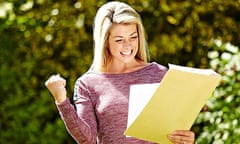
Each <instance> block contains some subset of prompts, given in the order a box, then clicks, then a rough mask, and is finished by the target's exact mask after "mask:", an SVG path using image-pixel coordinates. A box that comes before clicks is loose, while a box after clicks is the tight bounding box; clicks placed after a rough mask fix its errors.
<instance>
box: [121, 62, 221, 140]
mask: <svg viewBox="0 0 240 144" xmlns="http://www.w3.org/2000/svg"><path fill="white" fill-rule="evenodd" d="M220 80H221V76H220V75H219V74H217V73H216V72H214V71H213V70H211V69H197V68H190V67H183V66H178V65H173V64H169V70H168V71H167V73H166V74H165V76H164V78H163V79H162V81H161V83H160V84H143V85H133V86H131V88H130V98H129V114H128V125H127V129H126V131H125V135H126V136H132V137H136V138H139V139H143V140H148V141H152V142H156V143H160V144H171V142H170V141H169V140H168V138H167V135H168V134H171V133H172V132H173V131H174V130H189V129H190V128H191V126H192V124H193V123H194V121H195V119H196V117H197V116H198V114H199V112H200V110H201V109H202V107H203V106H204V104H205V103H206V102H207V100H208V99H209V97H210V96H211V93H212V92H213V91H214V89H215V88H216V86H217V85H218V84H219V82H220Z"/></svg>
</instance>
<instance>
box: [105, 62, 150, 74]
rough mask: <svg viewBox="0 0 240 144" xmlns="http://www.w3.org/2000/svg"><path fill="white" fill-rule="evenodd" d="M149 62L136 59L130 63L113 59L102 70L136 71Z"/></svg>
mask: <svg viewBox="0 0 240 144" xmlns="http://www.w3.org/2000/svg"><path fill="white" fill-rule="evenodd" d="M146 64H147V63H146V62H144V61H140V60H134V61H132V62H130V63H114V62H113V61H111V62H110V63H109V64H107V65H106V66H105V67H104V68H103V70H102V72H104V73H128V72H132V71H136V70H138V69H141V68H143V67H144V66H145V65H146Z"/></svg>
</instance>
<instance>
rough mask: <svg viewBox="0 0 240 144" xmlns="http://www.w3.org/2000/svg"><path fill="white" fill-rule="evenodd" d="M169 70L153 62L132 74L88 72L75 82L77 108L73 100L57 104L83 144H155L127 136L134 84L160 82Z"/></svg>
mask: <svg viewBox="0 0 240 144" xmlns="http://www.w3.org/2000/svg"><path fill="white" fill-rule="evenodd" d="M166 71H167V68H166V67H164V66H161V65H159V64H157V63H155V62H153V63H150V64H148V65H147V66H145V67H144V68H142V69H139V70H136V71H134V72H129V73H122V74H104V73H96V72H91V71H89V72H87V73H86V74H84V75H83V76H81V77H80V78H79V79H78V80H77V81H76V83H75V88H74V97H73V100H74V104H75V107H74V106H73V105H71V103H70V101H69V99H67V100H66V101H64V102H63V103H61V104H57V107H58V109H59V112H60V115H61V118H62V119H63V121H64V123H65V125H66V128H67V130H68V131H69V133H70V134H71V135H72V137H73V138H74V139H75V140H76V141H77V143H81V144H96V142H97V143H100V144H151V142H147V141H144V140H140V139H136V138H132V137H126V136H125V135H124V131H125V130H126V126H127V117H128V100H129V91H130V85H133V84H147V83H159V82H160V81H161V79H162V78H163V76H164V74H165V73H166ZM139 98H141V97H139ZM74 108H76V110H75V109H74Z"/></svg>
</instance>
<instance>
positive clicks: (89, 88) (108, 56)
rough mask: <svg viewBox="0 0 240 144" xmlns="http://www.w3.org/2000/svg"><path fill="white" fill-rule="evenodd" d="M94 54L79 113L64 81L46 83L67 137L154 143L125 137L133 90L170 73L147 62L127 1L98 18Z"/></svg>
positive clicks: (78, 92)
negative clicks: (65, 129)
mask: <svg viewBox="0 0 240 144" xmlns="http://www.w3.org/2000/svg"><path fill="white" fill-rule="evenodd" d="M94 50H95V51H94V60H93V63H92V66H91V68H90V69H89V71H88V72H86V73H85V74H84V75H82V76H81V77H80V78H78V79H77V81H76V83H75V88H74V97H73V99H74V105H75V107H76V109H74V106H73V105H71V103H70V101H69V98H67V92H66V89H65V85H66V81H65V80H64V79H63V78H62V77H60V76H59V75H53V76H51V77H50V78H49V79H48V80H47V81H46V83H45V85H46V86H47V88H48V89H49V91H50V92H51V94H52V95H53V97H54V99H55V101H56V105H57V108H58V110H59V112H60V114H61V118H62V119H63V121H64V123H65V125H66V128H67V130H68V132H69V133H70V134H71V135H72V137H73V138H74V139H75V140H76V142H77V143H83V144H96V143H100V144H133V143H134V144H150V143H151V142H148V141H144V140H140V139H137V138H133V137H126V136H125V135H124V131H125V130H126V126H127V117H128V100H129V90H130V85H133V84H145V83H159V82H160V81H161V79H162V78H163V76H164V74H165V73H166V71H167V68H166V67H164V66H162V65H160V64H157V63H156V62H152V63H148V62H147V58H148V55H147V48H146V43H145V36H144V28H143V25H142V22H141V18H140V16H139V14H138V13H137V12H136V11H135V10H134V9H133V8H131V7H130V6H129V5H127V4H125V3H122V2H108V3H106V4H104V5H103V6H102V7H101V8H100V9H99V10H98V12H97V14H96V17H95V22H94ZM139 98H141V97H139ZM168 137H169V139H170V140H171V141H172V142H173V143H174V144H193V143H194V140H195V138H194V133H193V132H192V131H189V130H176V131H174V132H173V133H171V134H169V136H168Z"/></svg>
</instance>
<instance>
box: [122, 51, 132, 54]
mask: <svg viewBox="0 0 240 144" xmlns="http://www.w3.org/2000/svg"><path fill="white" fill-rule="evenodd" d="M131 53H132V51H125V52H121V54H123V55H130V54H131Z"/></svg>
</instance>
